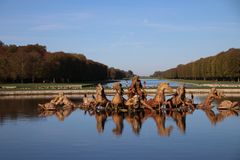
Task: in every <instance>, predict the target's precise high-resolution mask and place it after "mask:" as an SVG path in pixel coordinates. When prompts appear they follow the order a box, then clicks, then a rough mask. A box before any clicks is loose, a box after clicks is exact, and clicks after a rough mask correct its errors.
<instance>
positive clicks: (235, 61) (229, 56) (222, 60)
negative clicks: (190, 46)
mask: <svg viewBox="0 0 240 160" xmlns="http://www.w3.org/2000/svg"><path fill="white" fill-rule="evenodd" d="M152 76H153V77H161V78H169V79H195V80H234V81H239V79H240V49H234V48H232V49H229V50H228V51H226V52H221V53H219V54H217V55H215V56H211V57H206V58H201V59H199V60H197V61H195V62H191V63H188V64H185V65H178V66H177V67H176V68H171V69H169V70H166V71H163V72H161V71H156V72H155V73H154V74H153V75H152Z"/></svg>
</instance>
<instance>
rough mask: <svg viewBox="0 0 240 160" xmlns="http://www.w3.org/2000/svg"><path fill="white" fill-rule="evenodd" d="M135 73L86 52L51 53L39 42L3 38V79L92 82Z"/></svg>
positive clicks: (0, 59)
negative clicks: (12, 41)
mask: <svg viewBox="0 0 240 160" xmlns="http://www.w3.org/2000/svg"><path fill="white" fill-rule="evenodd" d="M131 76H133V72H132V71H128V72H126V71H123V70H120V69H115V68H112V67H111V68H109V67H108V66H107V65H105V64H102V63H99V62H95V61H93V60H90V59H87V58H86V57H85V56H84V55H83V54H74V53H64V52H54V53H51V52H48V51H47V49H46V46H42V45H39V44H34V45H26V46H17V45H6V44H4V43H3V42H1V41H0V82H4V83H8V82H14V83H18V82H28V83H29V82H62V83H63V82H88V81H103V80H107V79H122V78H128V77H131Z"/></svg>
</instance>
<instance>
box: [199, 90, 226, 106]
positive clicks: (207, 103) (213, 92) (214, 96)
mask: <svg viewBox="0 0 240 160" xmlns="http://www.w3.org/2000/svg"><path fill="white" fill-rule="evenodd" d="M222 96H223V94H222V93H221V92H219V91H217V89H216V88H212V89H211V90H210V92H209V93H208V95H207V97H206V99H205V101H204V102H203V103H200V104H198V105H197V108H199V109H211V108H212V102H213V101H214V100H215V99H220V98H221V97H222Z"/></svg>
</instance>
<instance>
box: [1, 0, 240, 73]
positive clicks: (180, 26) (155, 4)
mask: <svg viewBox="0 0 240 160" xmlns="http://www.w3.org/2000/svg"><path fill="white" fill-rule="evenodd" d="M0 19H1V21H0V40H1V41H3V42H4V43H6V44H17V45H26V44H35V43H39V44H42V45H46V46H47V49H48V50H49V51H64V52H73V53H83V54H84V55H86V56H87V58H89V59H92V60H95V61H99V62H102V63H104V64H106V65H108V66H113V67H116V68H120V69H124V70H129V69H131V70H132V71H134V73H136V74H139V75H150V74H152V73H153V72H154V71H156V70H166V69H168V68H172V67H175V66H176V65H178V64H184V63H188V62H191V61H194V60H196V59H199V58H201V57H206V56H210V55H214V54H216V53H218V52H221V51H224V50H227V49H229V48H240V38H239V37H240V1H238V0H199V1H193V0H191V1H190V0H181V1H180V0H165V1H162V0H121V1H120V0H119V1H115V0H65V1H64V0H1V1H0Z"/></svg>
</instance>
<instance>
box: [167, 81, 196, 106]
mask: <svg viewBox="0 0 240 160" xmlns="http://www.w3.org/2000/svg"><path fill="white" fill-rule="evenodd" d="M167 102H168V104H169V105H170V108H173V107H175V108H179V107H185V108H187V109H188V108H190V109H194V108H195V107H194V104H193V95H192V96H191V99H188V98H186V89H185V87H184V85H183V86H180V87H178V88H177V89H176V93H175V94H174V95H173V97H172V98H170V99H168V100H167Z"/></svg>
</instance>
